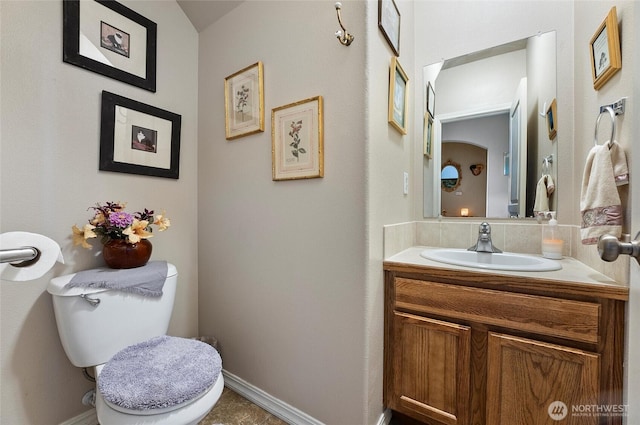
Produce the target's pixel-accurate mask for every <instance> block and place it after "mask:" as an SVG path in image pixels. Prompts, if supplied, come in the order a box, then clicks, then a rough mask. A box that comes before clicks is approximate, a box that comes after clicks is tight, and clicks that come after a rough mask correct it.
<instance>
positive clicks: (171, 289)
mask: <svg viewBox="0 0 640 425" xmlns="http://www.w3.org/2000/svg"><path fill="white" fill-rule="evenodd" d="M73 276H74V274H70V275H65V276H60V277H56V278H54V279H52V280H51V282H49V285H48V286H47V291H48V292H49V293H50V294H51V295H52V297H53V310H54V312H55V316H56V323H57V325H58V333H59V334H60V340H61V341H62V346H63V348H64V351H65V353H66V354H67V357H68V358H69V360H70V361H71V363H72V364H73V365H74V366H77V367H91V366H97V365H100V364H103V363H106V362H107V361H109V359H111V357H112V356H113V355H114V354H116V353H117V352H118V351H120V350H122V349H123V348H125V347H127V346H129V345H132V344H136V343H138V342H142V341H145V340H147V339H150V338H153V337H155V336H160V335H165V334H166V333H167V329H168V328H169V320H170V319H171V312H172V311H173V301H174V299H175V294H176V284H177V281H178V271H177V270H176V267H175V266H174V265H173V264H168V273H167V280H166V282H165V284H164V287H163V288H162V292H163V294H162V296H161V297H145V296H141V295H137V294H132V293H127V292H122V291H114V290H109V289H89V288H68V289H67V288H65V285H66V284H67V283H69V282H70V281H71V279H72V278H73ZM83 297H84V298H83ZM91 300H94V301H91ZM95 300H100V302H99V303H96V302H95ZM94 304H95V305H94Z"/></svg>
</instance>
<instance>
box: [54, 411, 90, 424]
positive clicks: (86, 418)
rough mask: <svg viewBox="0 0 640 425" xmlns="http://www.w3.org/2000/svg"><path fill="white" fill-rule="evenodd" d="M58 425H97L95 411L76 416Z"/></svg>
mask: <svg viewBox="0 0 640 425" xmlns="http://www.w3.org/2000/svg"><path fill="white" fill-rule="evenodd" d="M60 425H99V423H98V416H97V415H96V409H91V410H87V411H86V412H84V413H82V414H80V415H78V416H74V417H73V418H71V419H68V420H66V421H64V422H62V423H61V424H60Z"/></svg>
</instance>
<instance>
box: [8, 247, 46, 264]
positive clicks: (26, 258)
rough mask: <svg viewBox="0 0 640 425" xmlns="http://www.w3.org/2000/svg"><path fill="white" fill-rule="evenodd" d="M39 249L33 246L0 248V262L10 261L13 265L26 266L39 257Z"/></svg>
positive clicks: (33, 262)
mask: <svg viewBox="0 0 640 425" xmlns="http://www.w3.org/2000/svg"><path fill="white" fill-rule="evenodd" d="M40 254H41V252H40V250H39V249H38V248H36V247H35V246H23V247H20V248H14V249H0V263H11V265H12V266H14V267H27V266H30V265H32V264H35V263H36V262H37V261H38V260H39V259H40Z"/></svg>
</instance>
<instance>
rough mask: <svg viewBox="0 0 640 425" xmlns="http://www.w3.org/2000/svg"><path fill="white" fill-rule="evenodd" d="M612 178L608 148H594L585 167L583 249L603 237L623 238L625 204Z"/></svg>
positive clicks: (581, 203)
mask: <svg viewBox="0 0 640 425" xmlns="http://www.w3.org/2000/svg"><path fill="white" fill-rule="evenodd" d="M613 174H614V173H613V164H612V163H611V153H610V152H609V148H608V146H607V144H604V145H597V146H594V147H593V148H592V149H591V151H590V152H589V155H588V157H587V163H586V164H585V168H584V175H583V177H582V193H581V196H580V213H581V215H582V225H581V229H580V236H581V239H582V243H583V244H584V245H593V244H595V243H597V242H598V238H599V237H600V236H602V235H607V234H609V235H614V236H616V237H620V236H621V234H622V204H621V202H620V196H619V195H618V188H617V187H616V182H615V179H614V176H613Z"/></svg>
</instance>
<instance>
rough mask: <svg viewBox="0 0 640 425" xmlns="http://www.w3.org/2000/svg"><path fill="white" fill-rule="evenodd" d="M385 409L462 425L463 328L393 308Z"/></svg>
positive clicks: (466, 363)
mask: <svg viewBox="0 0 640 425" xmlns="http://www.w3.org/2000/svg"><path fill="white" fill-rule="evenodd" d="M393 323H394V333H395V341H394V346H393V347H392V349H393V362H392V367H393V370H392V371H391V375H392V377H393V378H392V380H391V381H392V383H393V389H392V391H391V397H390V400H389V401H390V406H389V407H390V408H391V409H393V410H397V411H399V412H402V413H404V414H406V415H408V416H411V417H413V418H415V419H418V420H421V421H426V422H428V423H430V424H433V423H438V424H440V423H441V424H447V425H454V424H457V425H459V424H467V423H468V418H469V406H470V401H469V398H470V394H469V377H470V341H471V330H470V328H469V327H467V326H462V325H458V324H455V323H448V322H442V321H439V320H433V319H428V318H425V317H421V316H414V315H411V314H405V313H398V312H394V319H393Z"/></svg>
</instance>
